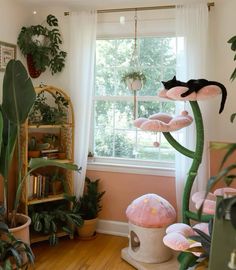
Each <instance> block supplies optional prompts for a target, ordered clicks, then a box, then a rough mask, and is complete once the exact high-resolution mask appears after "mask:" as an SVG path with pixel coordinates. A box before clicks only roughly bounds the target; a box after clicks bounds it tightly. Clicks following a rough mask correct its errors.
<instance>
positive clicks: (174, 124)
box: [134, 111, 193, 132]
mask: <svg viewBox="0 0 236 270" xmlns="http://www.w3.org/2000/svg"><path fill="white" fill-rule="evenodd" d="M192 122H193V118H192V117H191V116H190V115H188V112H186V111H183V112H182V113H181V115H177V116H174V117H172V116H170V115H168V114H166V113H156V114H153V115H151V116H150V117H149V118H138V119H136V120H134V126H135V127H137V128H140V129H142V130H145V131H154V132H172V131H176V130H179V129H181V128H184V127H187V126H189V125H191V123H192Z"/></svg>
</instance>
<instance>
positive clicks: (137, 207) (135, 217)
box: [126, 193, 176, 228]
mask: <svg viewBox="0 0 236 270" xmlns="http://www.w3.org/2000/svg"><path fill="white" fill-rule="evenodd" d="M126 216H127V218H128V220H129V222H130V223H132V224H135V225H138V226H141V227H145V228H163V227H166V226H168V225H170V224H172V223H173V222H174V221H175V219H176V211H175V209H174V207H173V206H172V205H171V204H170V203H169V202H168V201H167V200H165V199H164V198H162V197H161V196H158V195H156V194H152V193H150V194H145V195H143V196H141V197H139V198H137V199H135V200H134V201H133V202H132V203H131V204H130V205H129V206H128V208H127V210H126Z"/></svg>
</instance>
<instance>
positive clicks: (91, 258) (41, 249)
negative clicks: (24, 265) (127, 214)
mask: <svg viewBox="0 0 236 270" xmlns="http://www.w3.org/2000/svg"><path fill="white" fill-rule="evenodd" d="M126 246H128V239H127V238H125V237H119V236H112V235H105V234H98V235H97V237H96V238H95V239H94V240H90V241H81V240H79V239H73V240H69V239H68V238H67V239H60V241H59V244H58V245H57V246H55V247H50V246H49V244H48V242H41V243H37V244H34V245H33V246H32V248H33V252H34V254H35V256H36V261H35V265H34V267H33V268H32V269H36V270H47V269H50V270H51V269H55V270H133V269H135V268H133V267H132V266H131V265H129V264H128V263H127V262H125V261H124V260H122V259H121V256H120V254H121V250H122V248H124V247H126Z"/></svg>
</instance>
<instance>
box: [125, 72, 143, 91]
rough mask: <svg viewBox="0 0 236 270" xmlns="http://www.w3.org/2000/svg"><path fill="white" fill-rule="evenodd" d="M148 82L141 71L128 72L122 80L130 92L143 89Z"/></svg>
mask: <svg viewBox="0 0 236 270" xmlns="http://www.w3.org/2000/svg"><path fill="white" fill-rule="evenodd" d="M146 80H147V79H146V76H145V75H144V73H142V72H141V71H130V72H126V73H125V74H124V75H123V76H122V78H121V81H122V82H124V83H125V84H126V85H127V87H128V88H129V90H133V91H138V90H140V89H142V87H143V86H144V85H145V83H146Z"/></svg>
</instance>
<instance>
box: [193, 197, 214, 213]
mask: <svg viewBox="0 0 236 270" xmlns="http://www.w3.org/2000/svg"><path fill="white" fill-rule="evenodd" d="M202 202H203V200H199V201H198V202H197V203H196V204H195V206H196V208H197V209H199V208H200V207H201V205H202ZM215 209H216V202H215V201H211V200H205V201H204V205H203V209H202V212H203V213H205V214H209V215H214V214H215Z"/></svg>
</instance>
